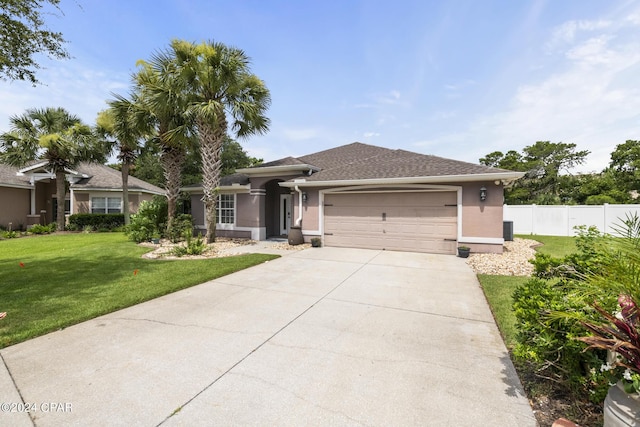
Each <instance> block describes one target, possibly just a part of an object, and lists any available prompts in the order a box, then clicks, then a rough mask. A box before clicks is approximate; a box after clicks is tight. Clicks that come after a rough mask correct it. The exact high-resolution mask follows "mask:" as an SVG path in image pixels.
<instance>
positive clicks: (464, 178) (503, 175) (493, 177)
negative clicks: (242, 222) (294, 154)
mask: <svg viewBox="0 0 640 427" xmlns="http://www.w3.org/2000/svg"><path fill="white" fill-rule="evenodd" d="M524 175H525V173H524V172H498V173H483V174H473V175H439V176H418V177H402V178H372V179H346V180H335V181H307V180H306V179H294V180H293V181H287V182H281V183H279V185H280V186H281V187H286V188H296V187H341V186H345V185H403V184H434V183H439V184H441V183H454V182H477V181H495V182H496V184H503V185H506V184H509V183H510V182H513V181H515V180H517V179H519V178H522V177H523V176H524Z"/></svg>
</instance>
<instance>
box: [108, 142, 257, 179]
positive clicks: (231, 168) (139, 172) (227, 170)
mask: <svg viewBox="0 0 640 427" xmlns="http://www.w3.org/2000/svg"><path fill="white" fill-rule="evenodd" d="M220 161H221V164H222V165H221V172H220V174H221V176H226V175H231V174H233V173H235V171H236V169H241V168H248V167H251V166H256V165H259V164H260V163H262V159H258V158H255V157H251V156H250V155H249V154H248V153H247V152H246V151H245V150H244V148H242V145H240V143H239V142H238V141H236V140H234V139H231V138H229V137H225V140H224V143H223V144H222V151H221V153H220ZM112 167H115V168H116V169H118V170H120V167H119V166H117V167H116V165H113V166H112ZM131 175H133V176H135V177H137V178H140V179H143V180H145V181H147V182H149V183H151V184H154V185H157V186H158V187H163V188H164V186H165V181H164V177H163V175H162V164H161V162H160V158H159V154H158V151H157V149H156V148H155V146H154V145H153V144H147V145H146V146H145V147H144V148H142V150H141V154H140V155H139V156H138V158H137V159H136V162H135V165H134V167H133V169H132V173H131ZM182 182H183V184H184V185H189V184H196V183H201V182H202V159H201V157H200V152H199V151H198V147H197V145H194V146H192V147H191V146H190V147H189V148H188V149H187V150H186V153H185V162H184V166H183V168H182Z"/></svg>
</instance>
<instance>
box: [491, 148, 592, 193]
mask: <svg viewBox="0 0 640 427" xmlns="http://www.w3.org/2000/svg"><path fill="white" fill-rule="evenodd" d="M588 155H589V151H587V150H583V151H576V145H575V144H565V143H562V142H558V143H552V142H549V141H537V142H536V143H535V144H533V145H530V146H527V147H525V148H524V149H523V150H522V154H521V153H519V152H517V151H515V150H510V151H508V152H507V153H506V154H503V153H502V152H500V151H494V152H492V153H489V154H487V155H486V156H485V157H482V158H481V159H480V163H482V164H485V165H487V166H492V167H498V168H502V169H509V170H515V171H521V172H526V175H525V176H524V177H523V178H520V179H519V180H517V181H515V182H514V183H513V184H512V185H511V186H510V187H509V188H507V189H506V190H505V202H506V203H508V204H523V203H538V204H558V203H561V202H563V200H562V197H561V194H560V187H561V184H560V183H561V177H562V176H561V175H560V173H561V172H569V171H570V169H572V168H574V167H575V166H577V165H580V164H583V163H584V162H585V159H586V157H587V156H588Z"/></svg>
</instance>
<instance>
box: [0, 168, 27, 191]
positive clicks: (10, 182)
mask: <svg viewBox="0 0 640 427" xmlns="http://www.w3.org/2000/svg"><path fill="white" fill-rule="evenodd" d="M16 172H18V168H15V167H13V166H8V165H4V164H0V186H16V185H17V186H21V187H23V186H28V185H29V178H28V177H25V176H17V175H16Z"/></svg>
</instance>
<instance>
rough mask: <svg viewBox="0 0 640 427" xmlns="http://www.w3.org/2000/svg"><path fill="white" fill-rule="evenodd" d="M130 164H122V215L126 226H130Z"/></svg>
mask: <svg viewBox="0 0 640 427" xmlns="http://www.w3.org/2000/svg"><path fill="white" fill-rule="evenodd" d="M129 166H130V165H129V162H122V214H123V215H124V225H129V223H130V222H131V220H130V218H129Z"/></svg>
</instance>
